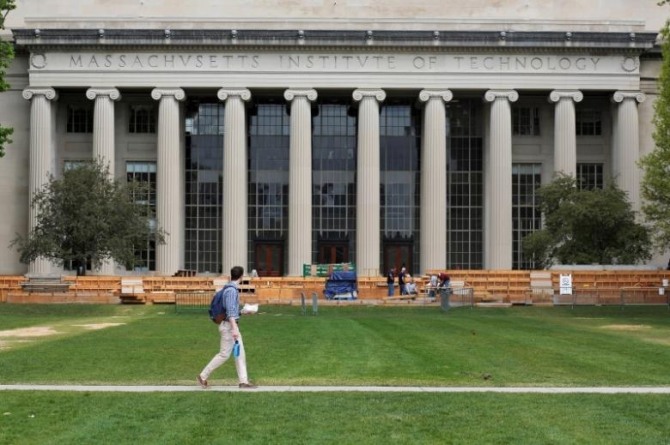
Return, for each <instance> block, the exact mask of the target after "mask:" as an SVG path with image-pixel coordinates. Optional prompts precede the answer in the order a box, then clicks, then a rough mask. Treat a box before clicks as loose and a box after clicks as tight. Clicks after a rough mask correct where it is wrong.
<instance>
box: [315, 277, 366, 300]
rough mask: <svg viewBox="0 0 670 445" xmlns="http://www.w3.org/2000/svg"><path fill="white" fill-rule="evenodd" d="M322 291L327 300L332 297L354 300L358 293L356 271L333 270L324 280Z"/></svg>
mask: <svg viewBox="0 0 670 445" xmlns="http://www.w3.org/2000/svg"><path fill="white" fill-rule="evenodd" d="M323 293H324V294H325V295H326V298H327V299H329V300H332V299H334V298H337V299H347V300H355V299H356V297H357V293H358V288H357V286H356V272H344V271H343V272H333V273H332V274H331V275H330V278H328V280H326V289H324V291H323Z"/></svg>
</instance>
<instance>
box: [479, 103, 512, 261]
mask: <svg viewBox="0 0 670 445" xmlns="http://www.w3.org/2000/svg"><path fill="white" fill-rule="evenodd" d="M485 99H486V100H487V101H488V102H491V116H490V122H489V125H490V137H491V141H490V148H489V160H490V166H489V169H488V173H489V175H490V179H491V187H490V196H489V197H487V201H488V203H489V209H490V219H489V222H490V225H489V227H487V228H486V231H487V232H488V233H489V236H490V238H489V239H490V241H489V242H488V247H489V249H491V251H490V252H489V255H487V258H488V259H489V261H490V264H488V265H487V266H486V267H487V268H488V269H511V268H512V115H511V110H510V102H516V101H517V100H518V99H519V94H518V93H517V92H516V91H513V90H505V91H492V90H489V91H487V92H486V95H485Z"/></svg>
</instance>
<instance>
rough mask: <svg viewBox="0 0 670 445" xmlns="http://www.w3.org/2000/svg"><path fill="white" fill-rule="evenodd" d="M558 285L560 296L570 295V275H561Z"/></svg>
mask: <svg viewBox="0 0 670 445" xmlns="http://www.w3.org/2000/svg"><path fill="white" fill-rule="evenodd" d="M558 283H559V284H558V285H559V287H560V294H561V295H572V274H567V275H561V276H560V278H559V281H558Z"/></svg>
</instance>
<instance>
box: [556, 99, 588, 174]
mask: <svg viewBox="0 0 670 445" xmlns="http://www.w3.org/2000/svg"><path fill="white" fill-rule="evenodd" d="M583 98H584V95H583V94H582V93H581V92H580V91H559V90H556V91H552V92H551V94H550V95H549V100H550V101H551V102H554V103H555V104H556V107H555V110H554V172H556V173H558V172H562V173H565V174H566V175H569V176H572V177H576V175H577V131H576V121H575V102H581V101H582V99H583Z"/></svg>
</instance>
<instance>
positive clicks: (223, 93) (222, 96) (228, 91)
mask: <svg viewBox="0 0 670 445" xmlns="http://www.w3.org/2000/svg"><path fill="white" fill-rule="evenodd" d="M231 96H238V97H239V98H240V99H242V101H244V102H247V101H249V100H251V91H249V90H248V89H246V88H221V89H220V90H219V91H217V92H216V97H218V98H219V100H221V101H225V100H227V99H228V98H229V97H231Z"/></svg>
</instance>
